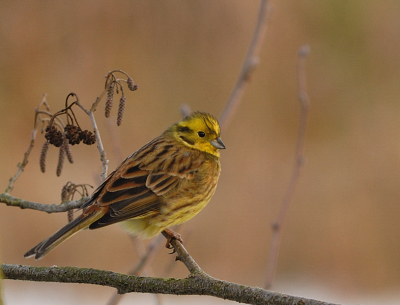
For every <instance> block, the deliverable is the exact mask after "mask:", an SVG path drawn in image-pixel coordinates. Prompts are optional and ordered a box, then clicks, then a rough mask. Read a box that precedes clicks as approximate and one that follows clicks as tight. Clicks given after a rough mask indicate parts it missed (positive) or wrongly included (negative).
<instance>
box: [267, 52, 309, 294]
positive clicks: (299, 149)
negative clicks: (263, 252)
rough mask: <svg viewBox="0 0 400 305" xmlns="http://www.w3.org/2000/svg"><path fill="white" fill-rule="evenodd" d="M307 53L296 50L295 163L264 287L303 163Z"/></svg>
mask: <svg viewBox="0 0 400 305" xmlns="http://www.w3.org/2000/svg"><path fill="white" fill-rule="evenodd" d="M308 53H309V47H308V46H307V45H304V46H302V47H301V48H300V50H299V52H298V64H297V82H298V97H299V101H300V107H301V113H300V123H299V130H298V136H297V145H296V153H295V163H294V167H293V172H292V176H291V178H290V182H289V185H288V188H287V190H286V193H285V196H284V198H283V201H282V205H281V208H280V211H279V214H278V217H277V219H276V220H275V222H274V223H273V225H272V237H271V246H270V251H269V258H268V263H267V273H266V284H265V286H264V287H265V288H266V289H268V288H270V287H271V285H272V282H273V280H274V277H275V272H276V267H277V261H278V254H279V246H280V242H281V240H282V227H283V223H284V221H285V218H286V215H287V213H288V210H289V206H290V203H291V200H292V197H293V194H294V190H295V188H296V185H297V182H298V181H299V177H300V172H301V169H302V167H303V165H304V142H305V136H306V129H307V121H308V112H309V111H308V109H309V104H310V102H309V98H308V94H307V90H306V71H305V60H306V57H307V55H308Z"/></svg>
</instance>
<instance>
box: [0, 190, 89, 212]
mask: <svg viewBox="0 0 400 305" xmlns="http://www.w3.org/2000/svg"><path fill="white" fill-rule="evenodd" d="M88 198H89V197H84V198H81V199H79V200H76V201H67V202H64V203H61V204H54V203H53V204H44V203H37V202H33V201H27V200H23V199H20V198H16V197H13V196H11V195H9V194H7V193H3V194H0V202H3V203H5V204H6V205H8V206H13V207H19V208H21V209H31V210H37V211H42V212H47V213H60V212H66V211H69V210H73V209H78V208H80V207H81V205H82V204H83V203H85V202H86V201H87V200H88Z"/></svg>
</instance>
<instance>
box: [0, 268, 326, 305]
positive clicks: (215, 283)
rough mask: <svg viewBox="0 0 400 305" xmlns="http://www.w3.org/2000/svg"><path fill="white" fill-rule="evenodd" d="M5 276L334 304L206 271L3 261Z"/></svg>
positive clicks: (275, 303)
mask: <svg viewBox="0 0 400 305" xmlns="http://www.w3.org/2000/svg"><path fill="white" fill-rule="evenodd" d="M0 267H1V269H2V270H3V273H4V278H5V279H9V280H25V281H37V282H57V283H81V284H94V285H102V286H108V287H113V288H116V289H117V290H118V293H120V294H123V293H129V292H142V293H160V294H175V295H209V296H213V297H217V298H221V299H227V300H232V301H236V302H241V303H247V304H271V305H289V304H290V305H294V304H298V305H300V304H302V305H307V304H312V305H333V304H329V303H325V302H320V301H316V300H312V299H306V298H300V297H295V296H290V295H285V294H281V293H276V292H271V291H267V290H264V289H262V288H258V287H250V286H244V285H239V284H235V283H231V282H226V281H222V280H218V279H215V278H213V277H211V276H209V275H206V274H201V275H200V274H197V275H193V274H192V275H190V276H189V277H187V278H184V279H175V278H148V277H139V276H134V275H125V274H120V273H115V272H111V271H104V270H98V269H88V268H76V267H56V266H53V267H33V266H23V265H9V264H3V265H1V266H0Z"/></svg>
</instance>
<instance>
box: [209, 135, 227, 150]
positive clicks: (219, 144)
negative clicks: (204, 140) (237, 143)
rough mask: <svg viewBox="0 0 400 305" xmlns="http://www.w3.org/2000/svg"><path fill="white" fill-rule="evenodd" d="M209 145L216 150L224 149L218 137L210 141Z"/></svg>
mask: <svg viewBox="0 0 400 305" xmlns="http://www.w3.org/2000/svg"><path fill="white" fill-rule="evenodd" d="M210 143H211V145H212V146H214V147H215V148H218V149H225V148H226V147H225V144H224V142H222V140H221V138H220V137H218V138H216V139H215V140H212V141H211V142H210Z"/></svg>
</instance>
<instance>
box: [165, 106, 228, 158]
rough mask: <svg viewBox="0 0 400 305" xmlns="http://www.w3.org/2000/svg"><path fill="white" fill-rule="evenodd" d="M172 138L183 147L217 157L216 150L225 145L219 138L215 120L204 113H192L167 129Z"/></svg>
mask: <svg viewBox="0 0 400 305" xmlns="http://www.w3.org/2000/svg"><path fill="white" fill-rule="evenodd" d="M168 131H169V132H171V133H172V135H173V137H174V138H175V139H176V140H177V141H179V142H181V143H183V144H184V145H186V146H188V147H190V148H194V149H197V150H200V151H204V152H207V153H209V154H212V155H214V156H216V157H219V151H218V149H224V148H225V145H224V143H223V142H222V140H221V138H220V134H221V130H220V127H219V123H218V121H217V119H215V118H214V117H213V116H212V115H210V114H208V113H205V112H200V111H197V112H194V113H192V114H191V115H189V116H187V117H186V118H184V119H183V120H182V121H180V122H179V123H176V124H174V125H172V126H171V127H170V128H169V129H168Z"/></svg>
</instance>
